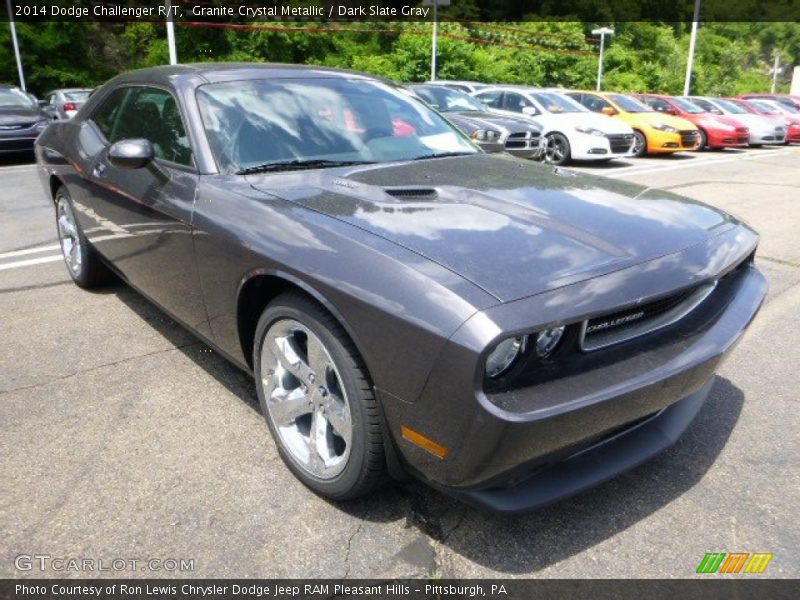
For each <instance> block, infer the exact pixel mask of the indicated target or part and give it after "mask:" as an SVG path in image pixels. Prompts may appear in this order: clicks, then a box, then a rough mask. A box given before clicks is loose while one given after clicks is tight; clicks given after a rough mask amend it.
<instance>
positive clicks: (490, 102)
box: [475, 91, 503, 108]
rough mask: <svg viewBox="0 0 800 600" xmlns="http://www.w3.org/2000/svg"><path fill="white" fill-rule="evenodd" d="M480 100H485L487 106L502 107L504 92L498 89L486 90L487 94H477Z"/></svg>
mask: <svg viewBox="0 0 800 600" xmlns="http://www.w3.org/2000/svg"><path fill="white" fill-rule="evenodd" d="M475 97H476V98H477V99H478V100H480V101H481V102H483V103H484V104H485V105H486V106H491V107H492V108H500V106H501V102H502V100H503V92H500V91H496V92H486V93H485V94H481V95H480V96H475Z"/></svg>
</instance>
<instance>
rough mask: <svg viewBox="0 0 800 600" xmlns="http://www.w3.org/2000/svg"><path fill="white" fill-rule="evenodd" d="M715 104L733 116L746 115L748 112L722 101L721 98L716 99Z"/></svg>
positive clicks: (731, 103) (734, 104) (732, 103)
mask: <svg viewBox="0 0 800 600" xmlns="http://www.w3.org/2000/svg"><path fill="white" fill-rule="evenodd" d="M716 102H717V105H718V106H721V107H722V109H723V110H725V111H727V112H729V113H733V114H735V115H744V114H747V112H748V111H747V109H746V108H742V107H741V106H739V105H738V104H736V103H734V102H730V101H728V100H722V99H721V98H717V100H716Z"/></svg>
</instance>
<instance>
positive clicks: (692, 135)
mask: <svg viewBox="0 0 800 600" xmlns="http://www.w3.org/2000/svg"><path fill="white" fill-rule="evenodd" d="M645 137H646V138H647V152H648V153H650V154H665V153H670V152H680V151H682V150H696V149H697V148H698V146H699V145H700V131H699V130H696V129H695V130H686V131H680V132H677V133H674V132H670V131H661V130H659V129H654V128H652V127H651V128H650V129H648V130H647V131H646V132H645Z"/></svg>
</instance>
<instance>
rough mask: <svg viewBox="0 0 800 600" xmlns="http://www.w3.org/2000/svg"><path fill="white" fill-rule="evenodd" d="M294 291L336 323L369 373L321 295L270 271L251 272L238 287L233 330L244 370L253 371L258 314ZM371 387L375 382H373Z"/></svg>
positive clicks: (299, 281)
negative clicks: (235, 332) (321, 309)
mask: <svg viewBox="0 0 800 600" xmlns="http://www.w3.org/2000/svg"><path fill="white" fill-rule="evenodd" d="M291 291H295V292H298V293H300V294H303V295H305V296H307V297H308V298H310V299H311V300H313V301H315V302H316V303H317V304H319V305H320V306H321V307H322V308H323V309H324V310H326V311H327V312H328V313H330V314H331V316H332V317H333V318H334V319H336V321H337V322H338V323H339V325H341V326H342V328H343V329H344V330H345V333H347V335H348V337H349V338H350V340H351V341H352V342H353V345H354V346H355V348H356V350H357V351H358V354H359V356H360V358H361V360H362V361H363V362H364V364H365V365H366V366H367V371H369V372H370V377H371V371H370V369H369V364H368V361H367V360H366V358H365V356H366V355H365V354H364V352H363V349H362V346H361V344H360V343H359V341H358V337H357V336H356V335H355V332H354V331H353V329H352V328H351V327H350V325H349V324H348V323H347V320H346V319H345V318H344V316H343V315H342V314H341V312H340V311H339V310H337V309H336V307H335V306H334V305H333V303H332V302H330V300H328V298H326V297H325V295H324V294H322V293H321V292H319V291H318V290H317V289H315V288H314V287H313V286H311V285H309V284H308V283H307V282H306V281H304V280H302V279H300V278H298V277H296V276H294V275H292V274H290V273H286V272H283V271H278V270H272V269H256V270H254V271H251V272H250V273H248V274H247V275H245V277H243V278H242V281H241V282H240V283H239V288H238V290H237V293H236V326H237V333H238V335H239V344H240V345H241V350H242V354H243V355H244V358H245V361H246V363H247V366H248V367H249V368H250V369H251V370H252V368H253V343H254V341H255V331H256V325H257V324H258V319H259V317H261V313H262V312H264V309H265V308H266V307H267V305H268V304H269V303H270V302H272V301H273V300H274V299H275V298H277V297H278V296H279V295H280V294H282V293H284V292H291ZM373 384H374V382H373Z"/></svg>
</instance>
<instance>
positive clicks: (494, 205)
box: [250, 154, 738, 301]
mask: <svg viewBox="0 0 800 600" xmlns="http://www.w3.org/2000/svg"><path fill="white" fill-rule="evenodd" d="M250 183H251V185H252V186H253V187H255V188H256V189H258V190H260V191H263V192H266V193H269V194H272V195H274V196H279V197H281V198H284V199H286V200H289V201H291V202H294V203H297V204H299V205H302V206H303V207H305V208H307V209H310V210H313V211H316V212H319V213H323V214H325V215H328V216H330V217H332V218H334V219H338V220H340V221H344V222H346V223H349V224H350V225H353V226H355V227H359V228H361V229H363V230H366V231H369V232H371V233H373V234H375V235H377V236H380V237H382V238H385V239H387V240H390V241H392V242H394V243H396V244H399V245H401V246H403V247H405V248H407V249H409V250H411V251H413V252H415V253H418V254H420V255H422V256H425V257H427V258H428V259H430V260H432V261H435V262H436V263H438V264H440V265H442V266H444V267H445V268H447V269H449V270H450V271H452V272H454V273H457V274H458V275H460V276H462V277H464V278H465V279H467V280H469V281H471V282H472V283H474V284H475V285H477V286H479V287H480V288H482V289H483V290H485V291H487V292H488V293H490V294H492V295H493V296H494V297H496V298H497V299H498V300H501V301H510V300H514V299H518V298H522V297H525V296H530V295H533V294H536V293H539V292H542V291H545V290H548V289H553V288H556V287H560V286H563V285H567V284H569V283H574V282H577V281H581V280H584V279H588V278H591V277H595V276H597V275H601V274H605V273H610V272H612V271H616V270H619V269H623V268H625V267H627V266H631V265H634V264H638V263H641V262H645V261H649V260H652V259H654V258H657V257H662V256H665V255H669V254H672V253H676V252H678V251H680V250H682V249H684V248H687V247H689V246H692V245H694V244H698V243H703V242H705V241H706V240H708V239H709V238H710V237H713V236H716V235H718V234H720V233H722V232H723V231H726V230H727V229H729V228H730V227H734V226H735V225H736V224H737V223H738V221H736V220H735V219H734V218H733V217H731V216H729V215H727V214H725V213H722V212H720V211H718V210H716V209H714V208H711V207H709V206H706V205H703V204H701V203H699V202H695V201H693V200H689V199H686V198H682V197H679V196H676V195H673V194H670V193H668V192H663V191H658V190H652V189H647V188H643V187H641V186H637V185H634V184H629V183H625V182H618V181H612V180H608V179H604V178H601V177H596V176H584V175H576V174H574V173H572V172H569V171H565V170H563V169H555V168H553V167H548V166H544V165H539V164H535V163H531V162H528V161H521V160H518V159H515V158H513V157H508V156H502V155H486V154H476V155H473V156H465V157H453V158H442V159H432V160H421V161H414V162H406V163H392V164H384V165H375V166H367V167H358V168H344V169H333V170H332V169H326V170H315V171H299V172H292V173H282V174H272V175H258V176H252V177H251V179H250Z"/></svg>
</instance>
